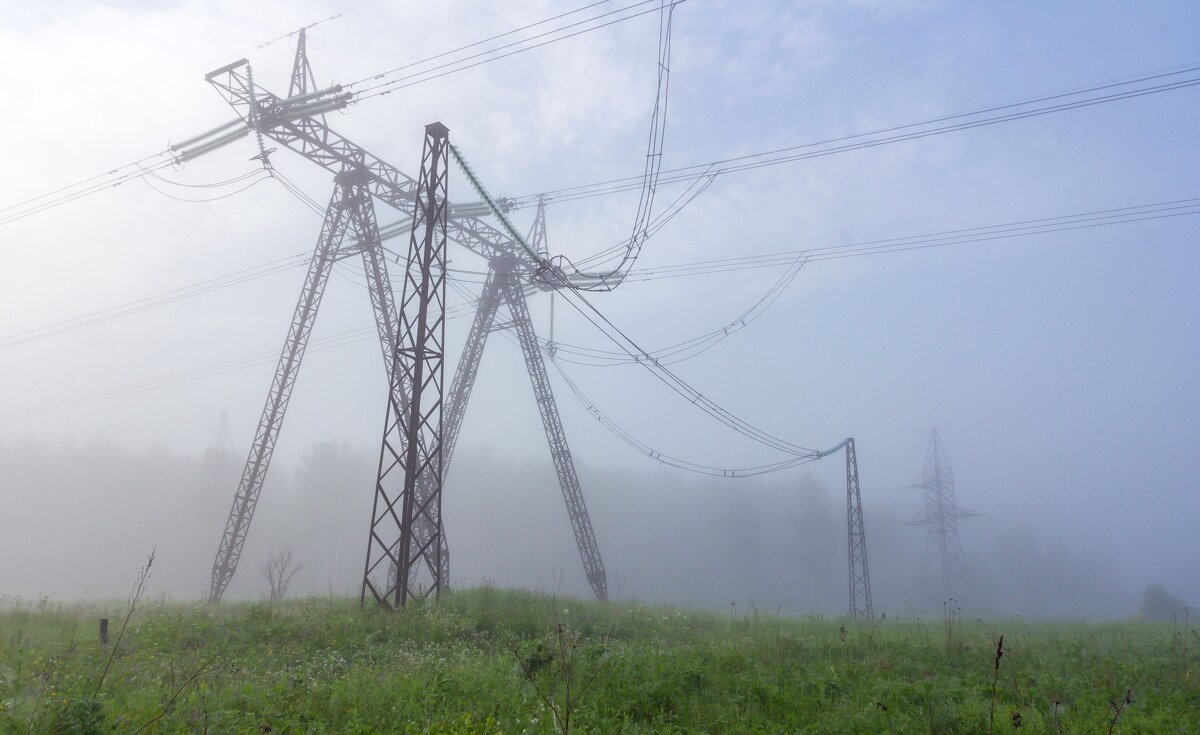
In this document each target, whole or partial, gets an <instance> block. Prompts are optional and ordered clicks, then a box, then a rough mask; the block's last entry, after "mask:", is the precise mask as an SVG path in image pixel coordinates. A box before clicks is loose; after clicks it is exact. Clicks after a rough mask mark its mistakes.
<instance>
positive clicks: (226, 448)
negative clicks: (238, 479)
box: [201, 411, 237, 487]
mask: <svg viewBox="0 0 1200 735" xmlns="http://www.w3.org/2000/svg"><path fill="white" fill-rule="evenodd" d="M201 464H202V466H203V471H204V482H205V485H207V486H208V487H217V486H224V484H225V483H226V482H227V481H228V480H229V478H231V477H234V476H235V473H236V472H237V465H236V464H235V460H234V455H233V435H232V434H231V433H230V431H229V412H228V411H222V412H221V415H220V417H218V419H217V428H216V429H215V430H213V434H212V439H210V440H209V442H208V448H207V449H205V450H204V457H203V459H202V460H201Z"/></svg>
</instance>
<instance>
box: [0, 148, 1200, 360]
mask: <svg viewBox="0 0 1200 735" xmlns="http://www.w3.org/2000/svg"><path fill="white" fill-rule="evenodd" d="M276 173H277V174H278V173H279V172H278V171H276ZM280 183H281V184H282V185H285V186H287V185H293V186H294V184H292V183H291V182H290V181H288V180H287V179H286V178H284V179H283V181H281V182H280ZM300 195H301V196H305V197H306V195H303V192H300ZM306 198H307V200H308V201H309V202H313V201H314V200H312V199H311V197H306ZM301 201H304V199H301ZM314 206H316V207H317V211H318V213H319V214H323V212H322V211H320V208H319V205H315V203H314ZM1196 214H1200V197H1192V198H1184V199H1175V200H1169V201H1163V202H1155V203H1151V204H1139V205H1129V206H1124V207H1111V208H1107V209H1100V210H1090V211H1087V212H1081V213H1076V214H1069V215H1058V216H1055V217H1042V218H1037V219H1024V220H1017V221H1012V222H1006V223H1001V224H995V225H985V226H981V227H970V228H959V229H953V230H940V231H936V232H932V233H926V234H922V235H908V236H904V237H893V238H881V239H875V240H866V241H861V242H855V243H847V244H841V245H829V246H822V247H813V248H807V249H803V250H785V251H777V252H772V253H763V254H758V255H750V256H743V257H739V258H719V259H709V260H700V261H694V262H690V263H676V264H669V265H664V266H655V267H651V268H644V269H639V270H634V271H631V272H630V275H629V276H628V278H627V280H626V282H627V283H648V282H651V281H656V280H661V279H665V278H683V277H691V276H704V275H723V274H728V273H734V272H739V271H749V270H755V269H760V268H784V269H785V274H784V275H783V276H780V279H779V280H778V281H776V282H775V284H774V285H773V286H772V287H771V288H770V289H768V291H767V292H766V294H765V295H764V297H763V299H766V298H767V297H768V296H769V295H770V294H771V293H772V292H773V291H776V290H777V289H779V288H780V283H781V282H783V281H784V279H785V278H786V277H787V274H786V270H787V269H788V267H789V266H791V265H793V264H794V263H796V262H797V260H798V259H801V258H803V259H804V260H803V262H804V263H810V262H820V261H822V260H834V259H838V258H841V257H859V256H861V255H864V254H885V253H889V252H906V251H909V250H914V249H918V248H920V249H923V248H925V247H942V246H949V245H961V244H969V243H976V242H988V241H993V240H1007V239H1011V238H1015V237H1024V236H1032V235H1039V234H1050V233H1054V232H1060V231H1064V230H1073V229H1092V228H1098V227H1106V226H1111V225H1119V224H1129V223H1133V222H1142V221H1148V220H1154V219H1164V218H1168V217H1176V216H1187V215H1196ZM1033 225H1039V226H1038V227H1034V226H1033ZM385 227H386V226H385ZM838 251H848V252H846V253H845V255H842V254H840V253H839V252H838ZM384 252H385V253H386V254H388V255H389V256H391V257H392V258H393V260H395V261H397V262H401V261H403V260H404V256H403V255H401V254H400V253H398V252H396V251H395V250H391V249H389V248H387V247H386V246H385V247H384ZM308 256H309V253H308V252H307V251H301V252H297V253H293V254H292V255H289V256H285V257H284V258H280V259H278V260H273V261H268V262H266V263H261V264H258V265H254V266H249V267H247V268H243V269H240V270H237V271H233V272H231V273H226V274H223V275H219V276H214V277H213V278H210V279H205V280H201V281H197V282H194V283H190V284H185V285H184V286H180V287H178V288H175V289H171V290H169V291H164V292H161V293H159V294H154V295H151V296H146V297H143V298H140V299H136V300H134V301H130V302H125V303H122V304H117V305H115V306H111V307H107V308H105V309H100V310H97V311H93V312H88V313H85V314H81V315H78V316H75V317H71V318H70V319H65V320H61V321H58V322H54V323H52V324H47V325H43V326H41V327H38V328H35V329H29V330H25V331H22V332H16V333H12V334H8V335H0V350H3V349H7V348H10V347H15V346H17V345H20V344H25V343H26V342H33V341H36V340H40V339H44V338H46V337H50V336H54V335H57V334H62V333H64V332H67V331H72V330H75V329H80V328H83V327H88V326H92V325H93V324H98V323H101V322H104V321H108V320H110V319H116V318H120V317H124V316H129V315H132V314H136V313H140V312H142V311H145V310H147V309H153V308H158V307H160V306H166V305H168V304H172V303H175V302H177V301H181V300H184V299H189V298H193V297H195V296H200V295H203V294H206V293H211V292H212V291H216V290H219V289H224V288H229V287H231V286H235V285H240V284H242V283H247V282H250V281H253V280H257V279H259V278H264V277H267V276H270V275H274V274H276V273H280V272H284V271H289V270H295V269H298V268H301V267H303V266H304V265H305V264H306V263H307V259H308ZM447 273H448V274H451V276H452V277H453V278H455V280H457V281H458V282H459V283H472V284H476V285H478V284H481V283H483V277H484V276H486V275H487V274H486V273H484V272H482V271H475V270H469V269H460V268H447ZM469 276H474V277H476V278H474V279H472V278H470V277H469ZM790 282H791V281H790V280H788V281H786V283H788V284H790ZM785 287H786V286H785ZM780 292H781V291H780ZM761 301H762V299H760V302H761ZM772 303H773V301H772ZM451 311H452V312H454V313H458V312H461V311H462V305H459V306H457V307H452V308H451ZM748 313H749V311H748V312H747V314H748ZM745 316H746V314H743V316H742V317H739V319H736V320H734V321H733V322H730V323H729V324H727V325H725V326H724V327H722V328H719V329H717V330H713V331H712V332H709V333H706V334H710V335H711V334H714V333H716V332H720V331H723V330H724V329H729V328H730V327H731V326H732V325H733V324H735V323H737V322H740V321H741V319H743V318H744V317H745ZM755 318H757V317H755ZM733 331H736V330H733ZM730 333H731V334H732V331H731V332H730ZM703 337H704V335H701V336H700V337H696V338H693V339H692V340H686V341H685V342H684V343H681V344H685V343H687V342H692V341H698V340H700V339H702V338H703ZM555 344H556V346H557V347H559V348H561V349H564V350H565V351H566V352H567V354H574V355H576V356H578V357H580V358H583V357H587V356H596V357H597V358H598V359H600V360H602V361H603V362H604V363H605V364H608V363H616V364H624V363H627V362H629V359H628V357H627V356H626V355H625V354H624V353H621V352H617V351H613V350H601V349H598V348H592V347H583V346H579V345H572V344H570V343H563V342H561V341H556V342H555ZM671 347H673V346H668V347H664V348H660V349H658V350H654V351H652V352H651V354H652V355H655V356H660V357H661V356H662V351H663V350H668V349H670V348H671ZM580 364H583V363H582V362H580ZM670 364H673V362H672V363H670Z"/></svg>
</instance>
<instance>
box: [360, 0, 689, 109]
mask: <svg viewBox="0 0 1200 735" xmlns="http://www.w3.org/2000/svg"><path fill="white" fill-rule="evenodd" d="M657 1H658V0H639V1H638V2H635V3H633V4H631V5H628V6H626V7H623V8H620V9H618V10H614V11H611V12H608V13H604V14H601V15H598V16H596V17H594V18H591V19H588V20H585V21H579V22H577V23H572V24H570V25H568V26H564V27H563V28H561V29H556V30H554V31H546V32H544V33H540V34H538V35H536V36H532V37H531V38H529V39H525V40H522V41H515V42H513V43H510V44H505V45H504V46H500V47H498V48H496V49H492V50H489V51H484V52H480V53H478V54H473V55H471V56H468V57H465V58H463V59H459V60H457V61H453V62H447V63H445V64H441V65H439V66H435V67H433V68H431V69H427V70H425V71H421V72H415V73H413V74H409V75H406V76H402V77H400V78H398V79H393V80H391V81H388V82H381V83H380V84H376V85H370V86H367V87H364V88H362V89H360V90H358V92H357V93H356V95H355V98H354V103H355V104H357V103H358V102H363V101H366V100H368V99H371V98H374V97H380V96H383V95H387V94H391V93H392V92H395V91H398V90H401V89H407V88H408V87H412V86H415V85H418V84H424V83H426V82H430V81H433V80H434V79H441V78H442V77H446V76H449V75H451V74H457V73H458V72H461V71H466V70H468V69H474V68H476V67H478V66H482V65H484V64H490V63H492V62H494V61H499V60H501V59H507V58H509V57H511V56H515V55H517V54H522V53H525V52H527V51H533V50H534V49H539V48H542V47H544V46H549V45H550V44H554V43H558V42H559V41H565V40H567V39H569V38H575V37H576V36H580V35H583V34H585V33H591V32H593V31H598V30H601V29H603V28H608V27H609V26H613V25H616V24H618V23H624V22H625V21H629V20H633V19H634V18H640V17H641V16H643V15H646V14H648V13H653V12H656V11H657V10H658V9H657V8H650V9H649V10H641V11H638V12H636V13H633V14H630V15H626V16H622V17H618V18H615V19H613V20H609V21H607V22H604V23H601V24H599V25H595V26H591V27H588V28H583V29H581V30H577V31H574V32H572V33H568V34H566V35H562V36H558V37H556V38H550V39H548V40H545V41H542V42H540V43H536V44H533V45H529V46H523V47H521V48H515V49H513V50H511V51H508V52H507V53H503V54H499V55H494V54H495V52H496V51H500V50H504V49H509V48H512V47H513V46H519V45H520V44H523V43H527V42H528V41H529V40H533V39H536V38H543V37H545V36H547V35H552V34H553V33H556V32H558V31H559V30H565V29H566V28H573V27H575V26H578V25H581V24H584V23H588V22H591V21H594V20H598V19H600V18H604V17H608V16H611V15H614V14H618V13H622V12H625V11H626V10H631V9H634V8H637V7H640V6H642V5H646V4H648V3H652V2H657ZM684 1H685V0H672V4H677V3H681V2H684ZM467 61H471V63H465V62H467ZM418 63H419V62H418ZM380 90H382V91H380Z"/></svg>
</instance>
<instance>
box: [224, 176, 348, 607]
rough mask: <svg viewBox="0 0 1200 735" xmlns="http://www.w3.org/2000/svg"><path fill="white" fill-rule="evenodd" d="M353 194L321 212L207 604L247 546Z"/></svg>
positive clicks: (336, 196) (337, 195) (343, 194)
mask: <svg viewBox="0 0 1200 735" xmlns="http://www.w3.org/2000/svg"><path fill="white" fill-rule="evenodd" d="M355 196H356V194H355V191H354V190H353V188H352V187H347V186H342V185H339V186H337V188H336V189H335V190H334V193H333V196H332V198H331V199H330V201H329V207H328V208H327V209H326V210H325V222H324V224H323V225H322V226H321V235H320V237H319V238H318V239H317V245H316V248H315V249H314V250H313V254H312V258H311V259H310V260H309V264H308V273H307V275H305V277H304V287H303V289H301V291H300V300H299V301H298V302H297V303H296V310H295V313H294V314H293V316H292V323H291V326H290V327H288V334H287V339H286V340H285V341H284V343H283V351H282V353H281V354H280V356H279V363H278V364H277V365H276V367H275V375H274V377H273V378H272V379H271V389H270V391H269V392H268V394H267V402H266V405H265V406H264V407H263V412H262V416H261V417H260V418H259V421H258V429H257V430H256V432H255V434H254V442H253V444H251V445H250V454H249V456H248V457H247V458H246V466H245V469H243V470H242V477H241V480H240V481H239V482H238V488H237V492H236V493H235V494H234V497H233V507H232V508H231V509H230V511H229V519H228V520H227V521H226V523H225V532H224V533H223V534H222V535H221V544H220V546H219V547H218V548H217V556H216V559H215V560H214V561H213V567H212V581H211V584H210V586H209V591H208V599H209V601H211V602H218V601H220V599H221V596H222V595H224V594H225V589H226V588H227V587H228V586H229V582H230V580H231V579H233V575H234V572H236V571H237V567H238V561H239V560H240V559H241V555H242V547H243V545H244V544H245V543H246V534H247V533H248V532H249V530H250V521H251V519H252V518H253V517H254V509H255V507H256V506H257V505H258V496H259V493H260V492H261V491H262V485H263V481H264V480H265V479H266V476H267V469H268V468H269V467H270V464H271V456H272V454H274V452H275V442H276V440H278V438H279V430H280V428H281V427H282V426H283V417H284V415H285V414H286V413H287V406H288V401H289V399H290V398H291V395H292V387H293V386H294V385H295V383H296V376H297V375H298V374H299V372H300V363H301V360H302V359H303V357H304V350H305V347H307V345H308V338H309V335H310V334H311V333H312V327H313V323H314V322H315V321H316V317H317V310H318V308H319V307H320V305H321V297H322V295H323V294H324V293H325V284H326V283H327V282H328V280H329V273H330V270H331V269H332V267H333V263H334V261H335V260H336V259H337V257H338V249H339V247H340V245H341V242H342V240H343V239H344V237H345V235H346V230H347V227H348V225H349V217H348V216H347V212H346V206H347V202H348V200H350V199H352V198H353V197H355Z"/></svg>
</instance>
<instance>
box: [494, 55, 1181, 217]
mask: <svg viewBox="0 0 1200 735" xmlns="http://www.w3.org/2000/svg"><path fill="white" fill-rule="evenodd" d="M1198 71H1200V65H1192V66H1188V67H1184V68H1182V69H1179V70H1176V71H1170V72H1161V73H1155V74H1147V75H1142V76H1139V77H1134V78H1132V79H1129V80H1127V81H1120V82H1107V83H1104V84H1098V85H1093V86H1090V87H1085V88H1082V89H1079V90H1077V91H1072V92H1064V93H1057V94H1051V95H1043V96H1040V97H1034V98H1031V99H1027V100H1023V101H1020V102H1012V103H1006V104H1002V105H993V106H990V107H985V108H982V109H977V110H972V111H968V112H960V113H955V114H952V115H943V116H940V117H934V118H929V119H926V120H921V121H917V122H911V123H905V124H902V125H892V126H889V127H886V128H878V129H875V130H870V131H864V132H859V133H854V134H850V135H842V136H836V137H832V138H826V139H823V140H818V141H813V142H810V143H802V144H798V145H792V146H787V147H784V148H776V149H773V150H769V151H760V152H758V153H750V154H745V155H740V156H732V157H729V158H722V159H717V160H713V161H707V162H705V163H697V164H692V165H689V166H682V167H678V168H673V169H666V170H664V171H662V172H661V174H662V176H661V178H660V182H661V183H663V184H669V183H678V182H685V181H691V180H693V179H695V178H697V177H700V176H710V175H717V176H720V175H722V174H726V173H735V172H741V171H749V170H754V169H758V168H763V167H765V166H775V165H780V164H783V163H791V162H794V161H799V160H806V159H811V158H817V157H822V156H829V155H834V154H837V153H844V152H848V151H854V150H861V149H864V148H872V147H876V146H880V145H886V144H891V143H897V142H904V141H909V140H916V139H920V138H925V137H929V136H933V135H941V134H945V133H950V132H957V131H960V130H968V129H972V128H977V127H983V126H987V125H995V124H999V123H1003V122H1011V121H1014V120H1021V119H1026V118H1030V117H1038V116H1042V115H1048V114H1053V113H1057V112H1064V111H1067V110H1073V109H1079V108H1083V107H1091V106H1095V105H1099V104H1107V103H1109V102H1117V101H1121V100H1126V99H1134V98H1138V97H1143V96H1146V95H1150V94H1160V93H1164V92H1171V91H1176V90H1180V89H1186V88H1190V87H1194V86H1196V85H1198V84H1200V76H1191V77H1188V78H1184V79H1175V80H1174V81H1170V82H1160V83H1157V84H1151V85H1149V86H1141V87H1138V88H1135V89H1127V90H1123V91H1119V92H1111V93H1108V94H1100V95H1095V94H1094V93H1097V92H1104V91H1106V90H1112V89H1116V88H1118V87H1126V86H1131V85H1138V84H1144V83H1146V82H1153V81H1155V80H1161V79H1166V78H1168V77H1177V76H1180V75H1188V74H1193V73H1195V72H1198ZM1089 94H1091V95H1093V96H1090V97H1084V98H1082V99H1075V100H1069V101H1065V102H1058V103H1056V104H1049V105H1042V106H1040V107H1034V108H1031V109H1027V110H1019V111H1016V112H1007V113H1005V114H998V115H990V116H988V117H979V116H981V115H989V114H990V113H997V112H1002V111H1005V110H1013V109H1015V108H1018V107H1028V106H1030V105H1036V104H1041V103H1046V102H1052V101H1054V100H1063V99H1065V98H1067V97H1080V96H1082V95H1089ZM971 117H976V118H978V119H971V120H963V118H971ZM956 120H957V121H959V122H952V121H956ZM940 123H950V124H947V125H940ZM931 126H936V127H931ZM913 128H928V129H922V130H913ZM901 131H907V132H901ZM888 133H896V134H895V135H885V134H888ZM880 136H883V137H880ZM863 138H868V140H862V139H863ZM809 149H812V150H809ZM701 169H702V170H701ZM641 181H642V177H641V176H626V177H621V178H616V179H608V180H604V181H598V182H593V183H590V184H579V185H575V186H569V187H564V188H560V189H551V190H547V191H542V192H538V193H536V194H524V195H521V196H517V197H508V198H504V199H503V200H502V204H503V205H504V206H505V207H506V208H507V210H509V211H512V210H515V209H521V208H524V207H528V206H533V205H535V204H536V203H537V201H538V198H539V197H543V198H544V200H545V202H546V203H547V204H551V203H562V202H569V201H577V200H580V199H587V198H591V197H596V196H606V195H609V194H615V193H620V192H625V191H630V190H636V189H639V188H640V187H641Z"/></svg>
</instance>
